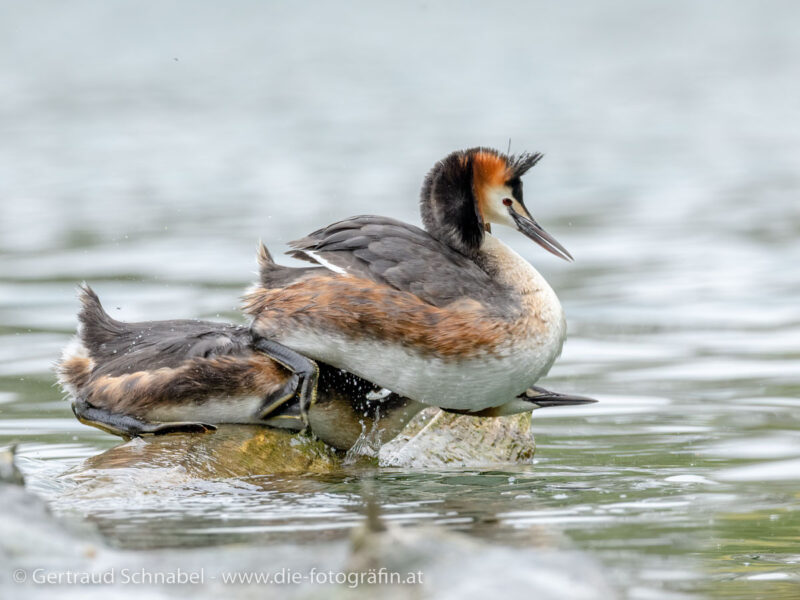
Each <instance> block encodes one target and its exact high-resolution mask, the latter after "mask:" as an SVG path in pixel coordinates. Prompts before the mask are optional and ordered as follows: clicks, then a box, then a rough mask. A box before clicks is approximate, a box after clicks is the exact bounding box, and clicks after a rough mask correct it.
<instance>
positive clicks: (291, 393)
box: [256, 373, 300, 419]
mask: <svg viewBox="0 0 800 600" xmlns="http://www.w3.org/2000/svg"><path fill="white" fill-rule="evenodd" d="M299 381H300V376H299V375H298V374H297V373H292V376H291V377H289V379H288V380H287V381H286V383H285V384H283V387H281V389H279V390H278V391H277V392H275V393H273V394H270V395H269V396H267V397H266V398H264V404H262V405H261V408H259V409H258V412H257V414H256V416H257V417H258V418H259V419H267V418H271V416H272V415H273V413H275V412H278V413H283V412H286V411H285V410H284V407H285V406H286V403H287V402H289V401H290V400H293V399H294V398H295V397H296V396H297V392H298V385H297V384H298V383H299Z"/></svg>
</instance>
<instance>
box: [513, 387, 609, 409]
mask: <svg viewBox="0 0 800 600" xmlns="http://www.w3.org/2000/svg"><path fill="white" fill-rule="evenodd" d="M518 398H521V399H523V400H526V401H528V402H531V403H532V404H536V405H538V406H539V407H540V408H545V407H548V406H575V405H578V404H592V403H594V402H597V400H595V399H594V398H587V397H586V396H578V395H577V394H562V393H560V392H551V391H550V390H546V389H544V388H543V387H538V386H535V385H532V386H531V387H529V388H528V389H527V390H525V391H524V392H523V393H522V394H520V395H519V396H518Z"/></svg>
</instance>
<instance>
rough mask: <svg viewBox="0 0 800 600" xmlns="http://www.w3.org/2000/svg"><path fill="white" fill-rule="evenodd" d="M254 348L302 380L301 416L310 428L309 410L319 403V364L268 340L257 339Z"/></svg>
mask: <svg viewBox="0 0 800 600" xmlns="http://www.w3.org/2000/svg"><path fill="white" fill-rule="evenodd" d="M253 347H254V348H255V349H256V350H258V351H260V352H263V353H264V354H266V355H267V356H269V357H270V358H272V359H273V360H274V361H276V362H278V363H280V364H281V365H283V366H284V367H285V368H287V369H289V370H290V371H292V372H293V373H295V374H296V375H297V376H298V377H299V378H300V379H301V383H300V394H299V396H300V415H301V418H302V419H303V423H304V424H305V425H306V426H308V410H309V409H310V408H311V407H312V406H314V404H315V403H316V402H317V382H318V381H319V367H318V366H317V363H315V362H314V361H313V360H311V359H310V358H307V357H305V356H303V355H302V354H300V353H298V352H295V351H294V350H292V349H291V348H287V347H286V346H284V345H283V344H279V343H278V342H275V341H273V340H268V339H266V338H258V339H256V340H255V342H253ZM290 397H291V396H289V397H287V398H285V399H284V400H283V401H284V402H286V401H287V400H288V399H289V398H290Z"/></svg>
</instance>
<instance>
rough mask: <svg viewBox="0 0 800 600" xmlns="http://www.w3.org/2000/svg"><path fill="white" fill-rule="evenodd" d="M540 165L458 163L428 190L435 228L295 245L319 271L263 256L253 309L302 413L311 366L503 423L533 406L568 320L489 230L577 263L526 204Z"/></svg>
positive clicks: (314, 238) (350, 229)
mask: <svg viewBox="0 0 800 600" xmlns="http://www.w3.org/2000/svg"><path fill="white" fill-rule="evenodd" d="M541 156H542V155H541V154H523V155H521V156H516V157H515V156H506V155H504V154H501V153H500V152H497V151H496V150H491V149H488V148H473V149H470V150H464V151H457V152H453V153H452V154H450V155H449V156H447V157H446V158H445V159H443V160H442V161H440V162H439V163H437V164H436V165H435V166H434V167H433V169H432V170H431V171H430V173H429V174H428V176H427V178H426V179H425V182H424V185H423V187H422V195H421V206H420V208H421V213H422V221H423V223H424V225H425V230H422V229H420V228H418V227H415V226H413V225H408V224H406V223H402V222H400V221H396V220H393V219H389V218H386V217H379V216H360V217H353V218H351V219H346V220H344V221H339V222H337V223H334V224H332V225H329V226H328V227H325V228H323V229H320V230H318V231H315V232H314V233H312V234H311V235H309V236H308V237H305V238H303V239H300V240H297V241H295V242H292V243H291V244H290V245H291V246H292V248H294V250H293V251H292V252H291V254H292V255H293V256H295V257H297V258H301V259H305V260H308V261H310V262H312V263H315V264H316V265H318V266H316V267H306V268H288V267H283V266H279V265H277V264H275V262H274V261H273V260H272V258H271V256H270V255H269V253H268V252H267V250H266V248H264V247H262V250H261V252H260V257H259V262H260V266H261V269H260V271H261V272H260V282H259V283H258V284H257V285H256V286H255V287H254V288H252V289H251V290H249V292H248V293H247V295H246V296H245V303H244V310H245V311H246V312H247V313H249V314H250V315H251V316H252V317H253V322H252V326H251V328H252V331H253V333H254V335H255V336H257V337H259V338H261V339H260V340H259V342H257V344H256V347H257V348H259V349H261V350H262V351H264V352H267V353H270V354H271V355H273V356H275V357H277V358H278V359H279V360H287V363H288V360H290V359H291V360H293V361H294V362H295V363H296V364H297V365H298V368H299V369H301V370H302V372H299V371H296V372H298V375H300V376H301V377H303V379H304V381H308V386H307V387H306V390H305V391H304V397H305V398H308V399H307V400H304V405H310V404H311V403H312V398H311V396H312V395H313V388H314V378H315V372H314V370H313V367H309V366H308V365H306V364H304V363H302V360H303V359H305V360H308V359H309V358H311V359H314V360H316V361H320V362H323V363H327V364H330V365H333V366H334V367H338V368H342V369H345V370H347V371H349V372H351V373H354V374H356V375H358V376H360V377H362V378H364V379H366V380H369V381H372V382H374V383H376V384H378V385H380V386H382V387H384V388H386V389H389V390H392V391H393V392H395V393H397V394H400V395H402V396H406V397H408V398H411V399H413V400H416V401H418V402H422V403H424V404H428V405H432V406H439V407H442V408H446V409H453V410H457V411H466V412H473V413H474V412H477V411H482V410H486V409H494V412H495V414H507V413H509V412H517V411H518V410H519V409H520V407H521V406H524V405H525V404H527V405H528V406H529V407H530V404H531V403H532V402H534V403H535V400H534V399H533V398H530V397H529V395H527V394H526V390H528V389H529V388H531V386H532V385H533V384H534V383H535V382H536V381H537V380H538V379H539V378H540V377H542V376H543V375H545V374H546V373H547V372H548V370H549V369H550V367H551V365H552V364H553V362H554V361H555V359H556V358H557V357H558V356H559V354H560V353H561V347H562V345H563V342H564V338H565V335H566V323H565V320H564V314H563V311H562V309H561V305H560V303H559V301H558V298H557V297H556V295H555V293H554V292H553V290H552V289H551V287H550V286H549V285H548V283H547V281H545V279H544V278H543V277H542V276H541V275H540V274H539V272H538V271H536V269H534V268H533V267H532V266H531V265H530V264H529V263H528V262H527V261H525V260H524V259H523V258H522V257H520V256H519V255H518V254H517V253H516V252H514V251H513V250H511V249H510V248H509V247H508V246H506V245H505V244H503V243H502V242H500V241H499V240H498V239H497V238H496V237H494V236H493V235H492V234H491V232H490V224H491V223H496V224H499V225H507V226H510V227H514V228H516V229H518V230H519V231H521V232H522V233H523V234H525V235H526V236H527V237H529V238H530V239H532V240H533V241H535V242H536V243H537V244H539V245H541V246H542V247H543V248H545V249H546V250H548V251H549V252H551V253H553V254H555V255H556V256H559V257H561V258H563V259H565V260H572V257H571V256H570V254H569V253H568V252H567V251H566V250H565V249H564V248H563V247H562V246H561V244H559V243H558V242H557V241H556V240H555V239H554V238H553V237H551V236H550V235H549V234H548V233H547V232H545V231H544V229H542V228H541V227H540V226H539V224H538V223H537V222H536V221H535V220H534V219H533V217H532V216H531V214H530V213H529V212H528V209H527V208H526V207H525V204H524V203H523V200H522V182H521V177H522V175H523V174H525V172H527V171H528V170H529V169H530V168H531V167H532V166H534V165H535V164H536V163H537V162H538V161H539V159H540V158H541ZM298 356H299V357H300V358H299V359H298ZM284 357H285V358H284ZM289 366H290V368H291V365H289ZM510 399H511V400H510Z"/></svg>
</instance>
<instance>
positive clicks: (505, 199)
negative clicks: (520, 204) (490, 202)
mask: <svg viewBox="0 0 800 600" xmlns="http://www.w3.org/2000/svg"><path fill="white" fill-rule="evenodd" d="M503 204H504V205H505V206H511V205H512V204H514V201H513V200H512V199H511V198H503Z"/></svg>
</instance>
